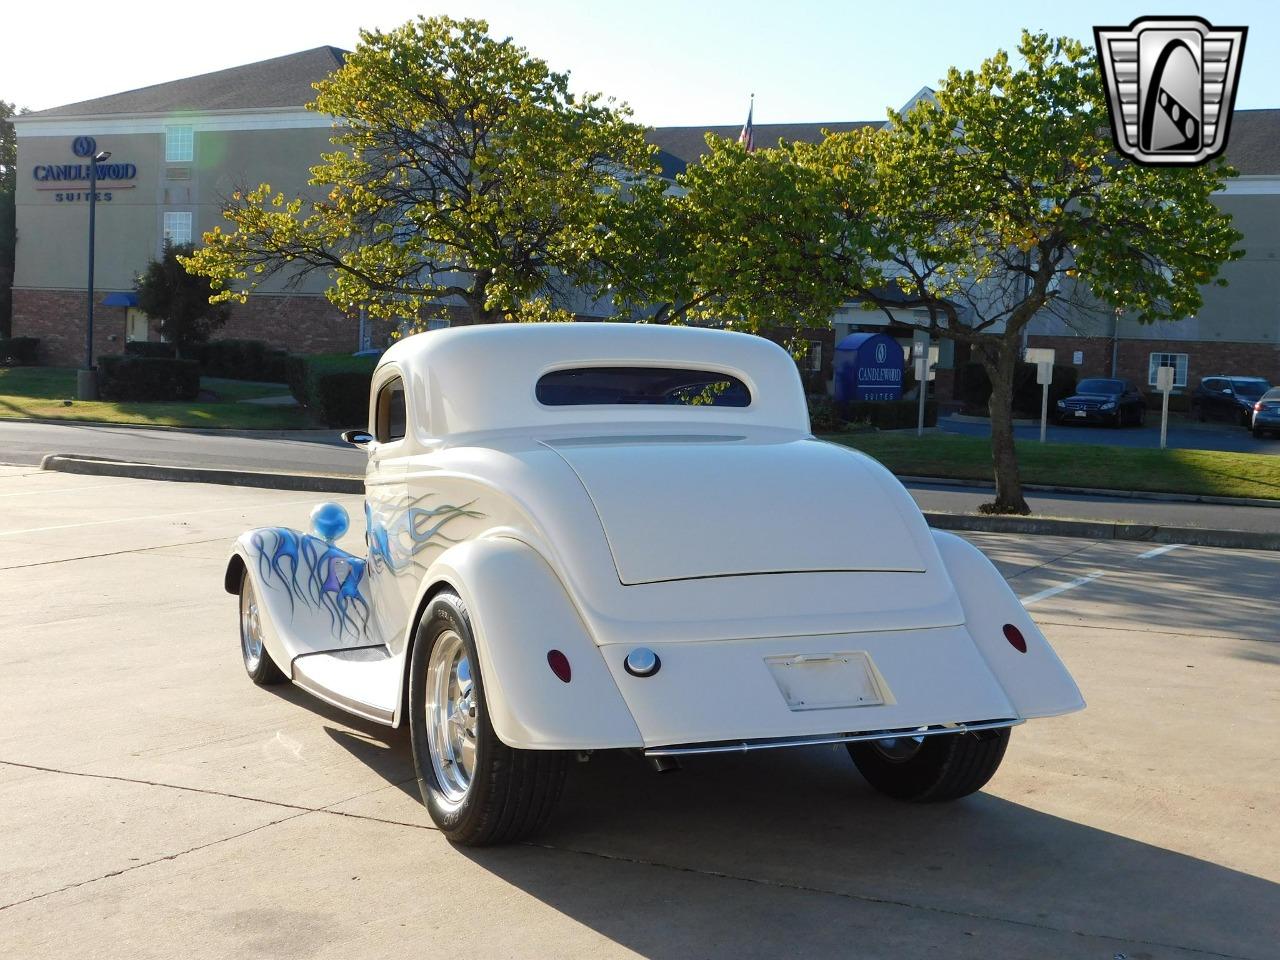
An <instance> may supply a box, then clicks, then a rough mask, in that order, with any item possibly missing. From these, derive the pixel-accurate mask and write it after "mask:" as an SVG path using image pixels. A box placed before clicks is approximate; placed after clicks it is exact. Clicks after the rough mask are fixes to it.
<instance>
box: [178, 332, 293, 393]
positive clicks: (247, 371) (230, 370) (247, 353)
mask: <svg viewBox="0 0 1280 960" xmlns="http://www.w3.org/2000/svg"><path fill="white" fill-rule="evenodd" d="M195 355H196V359H198V360H199V361H200V369H201V370H202V371H203V372H204V375H205V376H206V377H226V378H228V379H230V380H260V381H262V382H264V383H284V382H285V377H286V371H285V358H286V357H288V354H287V353H286V352H285V351H284V350H276V349H274V348H272V347H271V346H269V345H268V344H267V343H266V341H263V340H211V341H209V342H208V343H202V344H200V345H199V346H198V347H197V348H196V352H195Z"/></svg>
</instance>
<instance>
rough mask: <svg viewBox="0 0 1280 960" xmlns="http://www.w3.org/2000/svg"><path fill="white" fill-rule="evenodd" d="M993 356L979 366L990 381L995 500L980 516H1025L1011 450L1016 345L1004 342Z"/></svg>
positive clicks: (1028, 510) (1023, 501)
mask: <svg viewBox="0 0 1280 960" xmlns="http://www.w3.org/2000/svg"><path fill="white" fill-rule="evenodd" d="M996 349H997V351H998V352H997V353H996V355H995V356H994V357H990V356H984V357H983V358H982V365H983V367H985V368H986V371H987V376H988V377H989V378H990V379H991V400H990V403H989V405H988V408H987V409H988V412H989V413H990V414H991V460H992V465H993V466H994V468H995V477H996V498H995V500H994V501H992V502H991V503H984V504H983V505H982V506H981V507H980V509H981V510H982V512H983V513H1017V514H1027V513H1030V512H1031V508H1030V507H1028V506H1027V501H1026V500H1025V499H1024V498H1023V496H1022V476H1021V474H1020V473H1019V472H1018V457H1017V453H1016V452H1015V451H1014V447H1013V371H1014V368H1015V366H1016V365H1017V362H1018V347H1017V344H1016V343H1009V342H1003V343H1001V344H1000V345H999V346H998V347H997V348H996Z"/></svg>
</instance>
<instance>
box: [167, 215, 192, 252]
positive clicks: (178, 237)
mask: <svg viewBox="0 0 1280 960" xmlns="http://www.w3.org/2000/svg"><path fill="white" fill-rule="evenodd" d="M164 242H165V243H168V244H172V245H173V246H175V247H176V246H178V245H179V244H183V243H190V242H191V214H190V213H189V212H183V213H173V212H170V211H165V215H164Z"/></svg>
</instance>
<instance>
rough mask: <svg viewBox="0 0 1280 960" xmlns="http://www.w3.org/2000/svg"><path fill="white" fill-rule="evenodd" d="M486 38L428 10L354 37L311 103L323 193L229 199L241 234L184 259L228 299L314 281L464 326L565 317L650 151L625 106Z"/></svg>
mask: <svg viewBox="0 0 1280 960" xmlns="http://www.w3.org/2000/svg"><path fill="white" fill-rule="evenodd" d="M487 31H488V25H487V24H486V23H485V22H484V21H480V20H453V19H450V18H448V17H432V18H419V19H417V20H415V21H412V22H410V23H408V24H405V25H404V26H402V27H400V28H398V29H395V30H392V31H390V32H388V33H382V32H379V31H364V32H362V33H361V35H360V42H359V44H358V45H357V47H356V50H355V51H354V52H353V53H352V54H350V55H349V56H348V57H347V60H346V63H345V65H344V66H343V67H342V68H340V69H339V70H337V71H336V72H335V73H334V74H333V75H332V76H330V77H329V78H328V79H326V80H324V81H322V82H320V83H318V84H317V85H316V91H317V93H316V99H315V101H314V102H313V103H311V104H310V105H309V106H310V108H311V109H313V110H316V111H318V112H320V113H323V114H327V115H330V116H332V117H333V118H334V121H335V132H334V135H333V137H332V142H333V144H334V146H335V147H336V149H335V150H334V151H333V152H331V153H327V154H325V155H323V157H322V162H321V163H320V164H318V165H316V166H314V167H312V168H311V181H310V182H311V185H312V187H313V188H314V194H315V197H314V198H306V197H287V196H284V195H283V194H281V193H279V192H274V191H272V189H271V187H270V186H269V185H267V184H262V185H259V186H258V187H256V188H254V189H251V190H247V191H243V192H239V193H236V194H234V195H233V196H232V198H231V199H230V201H229V202H228V204H227V205H226V207H225V209H224V214H225V216H226V218H227V219H228V220H230V221H231V223H232V225H233V226H234V228H235V229H234V230H233V231H231V232H224V231H222V230H221V229H218V230H214V231H213V232H211V233H208V234H206V235H205V237H204V242H205V246H204V247H203V248H202V249H201V250H199V251H197V252H196V253H195V254H194V255H193V256H192V257H191V258H190V259H189V260H188V261H187V264H188V266H189V267H190V268H191V269H192V270H194V271H196V272H199V273H201V274H203V275H205V276H207V277H209V278H210V279H211V280H212V281H213V283H214V285H215V287H217V288H218V293H217V297H218V299H221V300H231V299H240V300H243V299H244V297H245V296H246V294H247V293H248V292H249V291H250V290H252V288H253V287H254V286H255V285H256V284H257V283H259V282H260V281H261V280H262V279H263V278H265V277H268V276H271V275H273V274H277V273H282V272H283V273H284V274H285V275H287V276H290V277H292V278H294V279H298V278H300V277H302V276H305V275H307V274H309V273H313V272H317V271H318V272H320V273H322V274H324V275H327V276H328V277H329V278H330V280H331V286H330V287H329V289H328V297H329V299H330V300H331V301H332V302H333V303H334V304H335V305H336V306H337V307H338V308H340V309H342V310H344V311H349V312H351V311H355V310H356V309H358V308H360V307H364V308H366V309H367V310H368V311H369V313H370V314H371V315H373V316H380V317H388V318H393V317H405V316H408V317H412V316H418V315H422V314H423V313H430V312H434V311H438V310H439V309H440V308H441V305H442V304H444V303H448V302H451V303H455V304H458V305H461V306H463V307H465V309H466V310H467V312H468V314H469V315H470V318H471V319H472V320H473V321H474V322H494V321H503V320H520V319H542V318H565V317H566V316H567V314H566V313H565V311H564V309H563V306H562V305H563V301H562V300H558V299H557V294H559V293H562V292H567V291H568V290H569V289H570V288H572V287H574V286H588V287H589V286H591V285H592V284H594V283H595V282H597V281H598V279H599V278H600V276H601V275H602V270H603V265H604V263H605V261H604V251H603V250H602V246H601V244H602V238H603V237H604V236H605V235H606V234H607V231H608V225H609V224H610V223H612V222H613V221H614V219H615V218H616V217H617V216H618V213H619V211H620V210H622V209H623V208H624V207H625V204H626V193H627V184H628V181H629V179H630V178H632V177H635V178H640V179H643V178H644V177H645V176H647V175H648V174H649V173H650V172H651V171H652V170H653V169H654V166H655V162H654V159H653V148H652V147H650V146H649V145H648V144H647V143H646V142H645V139H644V131H643V128H641V127H640V126H638V125H637V124H634V123H632V122H630V120H628V115H629V111H628V110H627V109H626V108H625V107H621V106H616V105H615V104H613V102H612V101H607V100H605V99H603V98H602V97H601V96H600V95H598V94H585V95H579V94H573V93H571V92H570V91H569V85H568V84H569V81H568V76H567V75H566V74H562V73H555V72H553V71H552V70H551V69H549V68H548V66H547V64H546V63H544V62H543V61H542V60H539V59H537V58H536V57H533V56H531V55H530V54H529V53H528V51H526V50H525V49H524V48H522V47H520V46H517V45H516V44H515V43H514V42H512V41H511V40H510V39H506V40H494V39H492V38H490V37H489V36H488V35H487Z"/></svg>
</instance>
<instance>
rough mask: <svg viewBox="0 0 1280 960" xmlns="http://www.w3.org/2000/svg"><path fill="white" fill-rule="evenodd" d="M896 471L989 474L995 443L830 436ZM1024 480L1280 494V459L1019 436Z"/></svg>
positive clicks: (942, 437) (938, 436)
mask: <svg viewBox="0 0 1280 960" xmlns="http://www.w3.org/2000/svg"><path fill="white" fill-rule="evenodd" d="M824 439H827V440H833V441H835V442H836V443H843V444H845V445H847V446H850V447H854V448H856V449H858V450H861V451H863V452H864V453H867V454H869V455H870V456H873V457H875V458H876V459H877V460H879V461H880V462H881V463H883V464H884V465H885V466H886V467H888V468H889V469H890V470H892V471H893V472H894V473H896V474H901V475H904V476H920V477H949V478H958V479H965V480H987V481H990V480H991V479H992V473H991V442H990V441H989V440H987V439H985V438H982V437H957V436H952V435H950V434H945V433H932V434H926V435H925V436H924V437H917V436H915V435H914V434H905V433H849V434H830V435H828V436H826V437H824ZM1018 463H1019V465H1020V466H1021V468H1022V479H1023V481H1024V482H1026V483H1046V484H1062V485H1065V486H1072V487H1098V488H1101V489H1105V490H1149V491H1156V492H1160V493H1188V494H1198V495H1202V496H1216V497H1263V498H1267V499H1272V500H1280V457H1276V456H1272V455H1270V454H1258V453H1223V452H1220V451H1217V450H1144V449H1137V448H1131V447H1113V446H1103V445H1100V444H1098V445H1093V444H1083V443H1049V444H1041V443H1039V442H1037V441H1034V440H1029V441H1019V442H1018Z"/></svg>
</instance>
